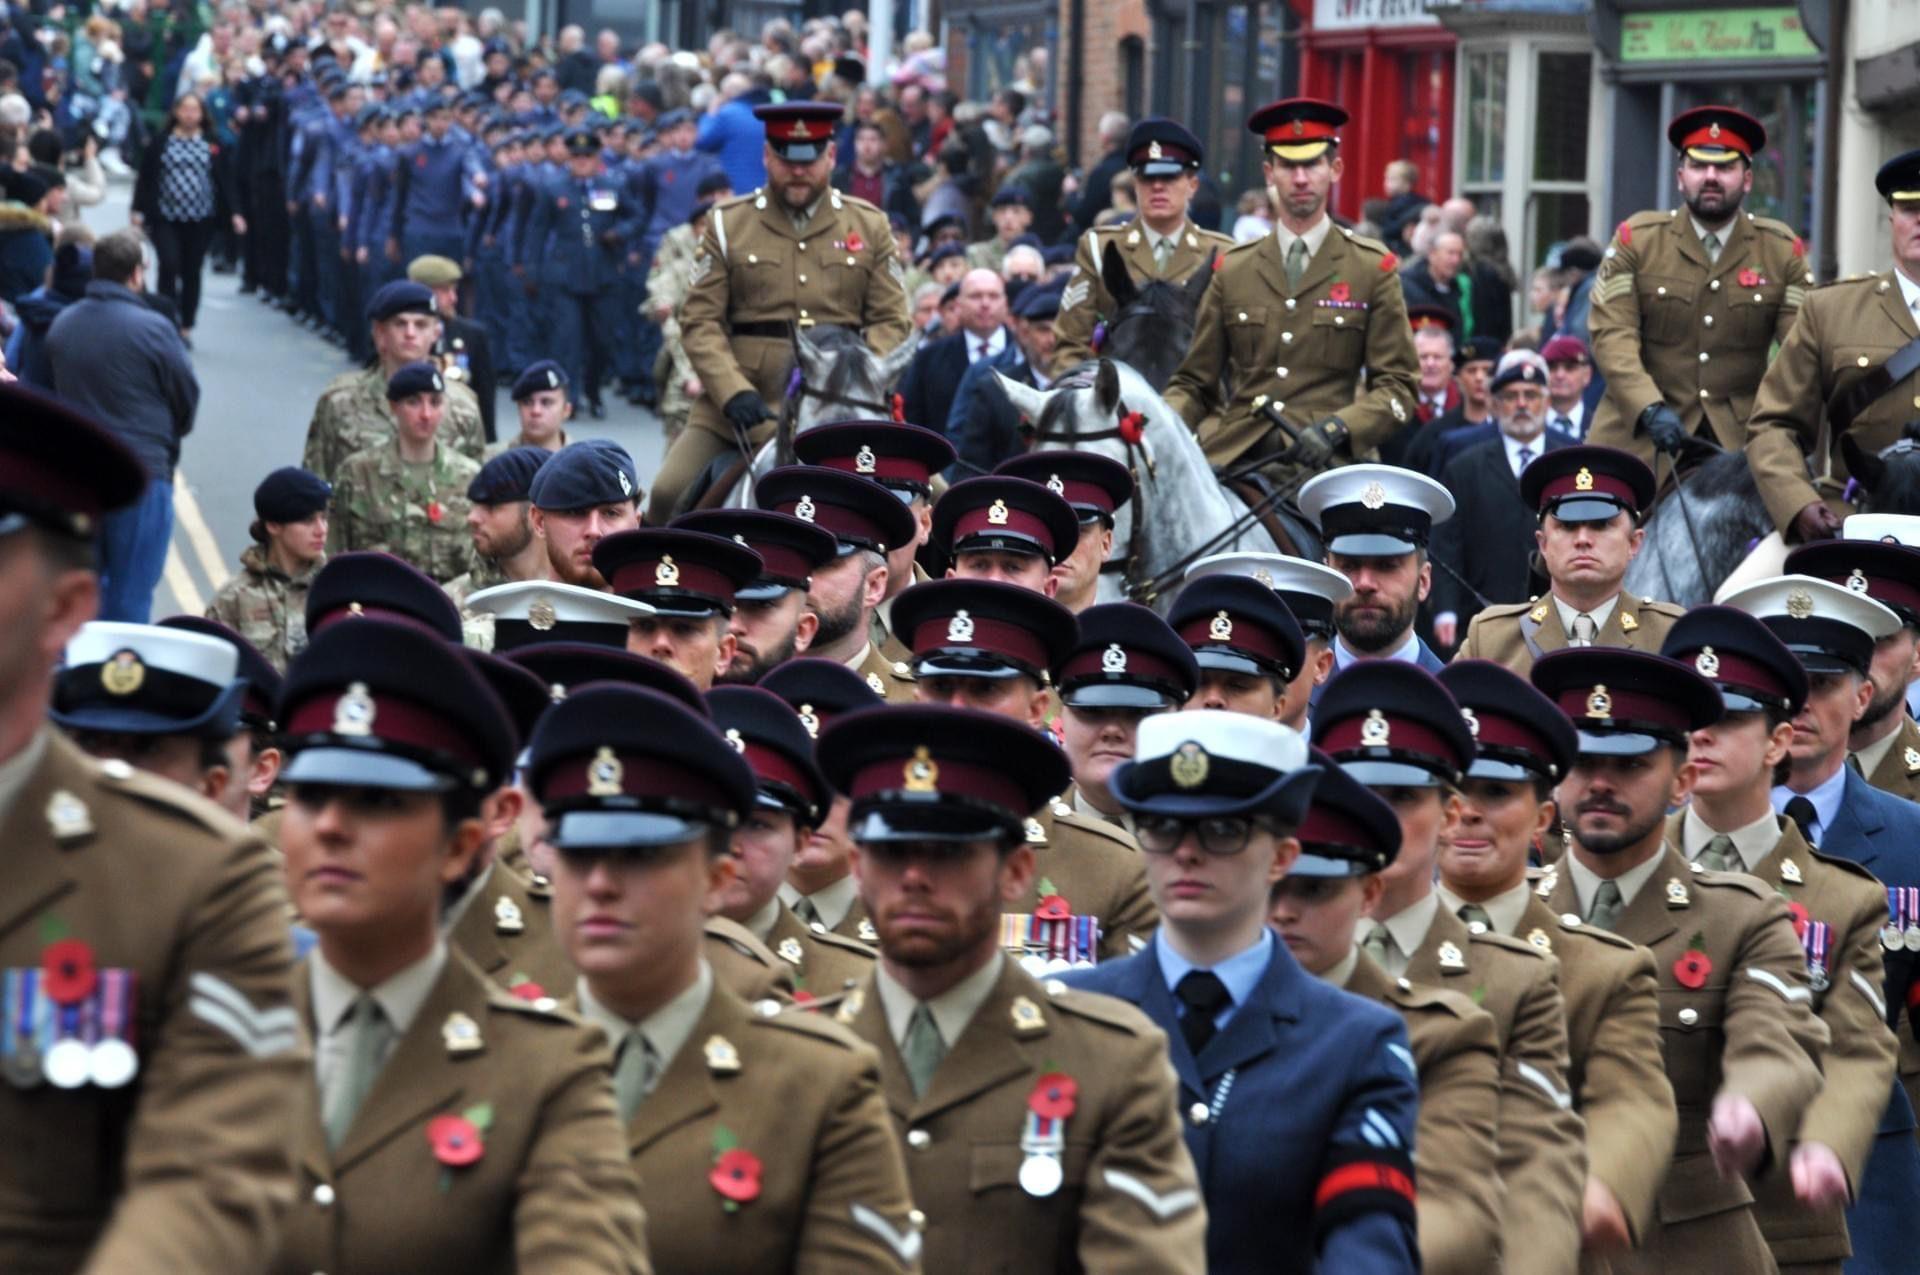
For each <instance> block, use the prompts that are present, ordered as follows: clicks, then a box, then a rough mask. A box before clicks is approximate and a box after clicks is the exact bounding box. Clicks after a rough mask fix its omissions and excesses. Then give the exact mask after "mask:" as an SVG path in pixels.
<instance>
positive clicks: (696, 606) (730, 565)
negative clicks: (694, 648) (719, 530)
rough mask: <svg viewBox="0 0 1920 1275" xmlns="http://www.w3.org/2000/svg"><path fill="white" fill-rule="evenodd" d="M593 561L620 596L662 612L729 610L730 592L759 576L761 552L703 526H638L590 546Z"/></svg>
mask: <svg viewBox="0 0 1920 1275" xmlns="http://www.w3.org/2000/svg"><path fill="white" fill-rule="evenodd" d="M593 567H594V570H596V571H598V572H599V573H600V574H601V575H602V576H605V577H606V581H607V587H608V588H609V589H611V590H613V591H614V592H615V593H617V594H619V595H620V596H621V597H623V598H633V599H635V600H637V601H641V602H645V603H647V604H648V605H650V606H652V607H653V609H654V610H656V611H658V612H659V613H660V614H661V615H683V616H701V615H728V614H731V613H732V612H733V599H734V595H735V594H736V593H737V592H739V590H741V589H742V588H744V587H746V586H747V585H749V584H751V583H752V582H753V581H755V580H757V579H759V577H760V572H761V562H760V555H759V554H757V553H755V552H754V551H753V550H751V549H749V548H747V547H746V546H745V545H741V544H735V543H734V542H733V541H731V540H727V539H724V538H722V537H720V536H710V535H708V534H706V533H705V532H702V531H684V530H680V529H677V528H671V527H642V528H640V529H639V530H637V531H622V532H617V533H616V534H614V535H611V536H608V537H607V538H606V539H605V540H602V541H601V542H600V543H599V544H597V545H595V546H594V547H593Z"/></svg>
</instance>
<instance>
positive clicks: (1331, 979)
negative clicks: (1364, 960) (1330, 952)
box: [1320, 947, 1360, 987]
mask: <svg viewBox="0 0 1920 1275" xmlns="http://www.w3.org/2000/svg"><path fill="white" fill-rule="evenodd" d="M1359 964H1360V949H1359V948H1357V947H1350V948H1348V949H1347V954H1346V955H1345V956H1343V957H1341V958H1340V963H1339V964H1338V965H1336V966H1334V967H1333V968H1332V969H1330V970H1328V971H1327V972H1326V973H1324V974H1322V975H1321V976H1320V978H1321V979H1322V981H1324V982H1327V983H1330V984H1332V985H1333V986H1335V987H1345V986H1346V985H1347V984H1348V983H1349V982H1351V981H1352V979H1353V971H1354V969H1355V968H1356V967H1357V966H1358V965H1359Z"/></svg>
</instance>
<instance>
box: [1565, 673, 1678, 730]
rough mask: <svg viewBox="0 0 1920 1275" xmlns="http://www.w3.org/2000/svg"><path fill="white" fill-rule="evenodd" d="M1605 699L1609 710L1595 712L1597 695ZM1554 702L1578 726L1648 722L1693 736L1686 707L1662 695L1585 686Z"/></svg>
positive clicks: (1603, 686)
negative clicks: (1608, 721) (1592, 722)
mask: <svg viewBox="0 0 1920 1275" xmlns="http://www.w3.org/2000/svg"><path fill="white" fill-rule="evenodd" d="M1599 695H1605V696H1606V700H1607V703H1606V706H1605V707H1606V711H1605V712H1595V711H1593V710H1594V709H1595V707H1596V706H1595V705H1594V704H1593V700H1594V698H1595V697H1596V696H1599ZM1554 702H1555V703H1556V704H1558V705H1559V706H1560V711H1561V712H1563V713H1565V714H1566V715H1567V716H1568V717H1570V718H1572V719H1573V724H1574V725H1575V726H1579V725H1581V724H1582V723H1584V722H1591V721H1602V720H1608V719H1611V720H1613V721H1623V722H1645V723H1648V724H1649V725H1654V726H1659V727H1662V728H1664V729H1666V730H1671V731H1675V732H1677V733H1679V734H1682V735H1685V734H1688V733H1690V731H1691V729H1692V727H1691V726H1690V725H1689V722H1690V720H1691V719H1690V717H1689V716H1688V713H1687V708H1686V705H1684V704H1679V703H1676V702H1674V701H1673V700H1670V699H1666V698H1665V697H1663V696H1659V695H1648V694H1644V693H1642V692H1639V691H1616V690H1614V689H1613V688H1612V687H1609V686H1605V685H1599V684H1596V685H1593V686H1586V687H1568V688H1566V689H1565V690H1563V691H1561V692H1560V694H1559V695H1558V696H1557V697H1555V700H1554Z"/></svg>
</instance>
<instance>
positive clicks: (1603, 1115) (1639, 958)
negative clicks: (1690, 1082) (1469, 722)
mask: <svg viewBox="0 0 1920 1275" xmlns="http://www.w3.org/2000/svg"><path fill="white" fill-rule="evenodd" d="M1534 888H1535V893H1534V895H1533V897H1531V898H1529V899H1528V900H1527V908H1526V911H1525V912H1523V913H1521V916H1520V929H1519V932H1518V933H1517V934H1515V935H1514V936H1513V937H1515V938H1521V937H1524V938H1525V939H1526V941H1527V942H1529V943H1531V944H1533V945H1534V946H1535V947H1538V948H1540V950H1542V951H1544V952H1549V953H1552V954H1553V955H1555V956H1557V957H1558V958H1559V959H1560V997H1561V1000H1562V1001H1564V1002H1565V1004H1566V1011H1567V1050H1568V1054H1569V1057H1570V1059H1571V1064H1572V1065H1571V1066H1570V1067H1568V1069H1567V1083H1568V1087H1569V1089H1570V1091H1571V1092H1572V1094H1573V1109H1574V1110H1575V1111H1578V1112H1579V1113H1580V1118H1581V1119H1583V1120H1585V1121H1586V1122H1587V1176H1588V1177H1589V1178H1597V1179H1599V1181H1600V1182H1602V1183H1603V1184H1605V1186H1606V1188H1607V1190H1609V1191H1611V1192H1612V1193H1613V1198H1614V1199H1615V1200H1617V1201H1618V1202H1619V1204H1620V1211H1621V1212H1622V1213H1623V1214H1625V1216H1626V1219H1627V1227H1628V1231H1629V1233H1630V1234H1632V1235H1633V1236H1635V1237H1636V1238H1637V1237H1639V1236H1641V1235H1644V1234H1646V1232H1647V1228H1648V1227H1649V1226H1651V1225H1652V1224H1653V1205H1654V1199H1655V1197H1656V1196H1657V1195H1658V1194H1659V1192H1660V1183H1661V1180H1662V1179H1663V1178H1665V1176H1666V1166H1667V1165H1668V1164H1669V1163H1671V1162H1672V1160H1673V1140H1674V1136H1675V1135H1676V1133H1677V1132H1678V1131H1679V1122H1680V1117H1679V1114H1678V1112H1677V1111H1676V1110H1675V1109H1674V1105H1673V1085H1672V1084H1671V1083H1669V1082H1668V1080H1667V1069H1666V1064H1665V1062H1664V1061H1663V1060H1662V1058H1661V1056H1660V996H1659V980H1658V979H1657V978H1656V977H1655V975H1654V969H1653V953H1652V952H1649V951H1648V950H1647V949H1646V948H1644V947H1638V946H1636V945H1635V944H1632V943H1629V942H1628V941H1627V940H1625V939H1623V938H1621V937H1619V936H1618V935H1615V934H1609V933H1607V931H1605V930H1602V929H1598V928H1596V927H1594V926H1591V925H1588V924H1586V923H1585V922H1583V921H1581V920H1580V918H1579V917H1577V916H1574V915H1573V914H1572V913H1571V912H1568V913H1564V914H1560V915H1555V914H1554V913H1553V911H1552V910H1551V909H1549V908H1548V907H1547V905H1546V903H1545V901H1544V899H1545V896H1546V895H1551V894H1552V893H1553V886H1552V883H1551V882H1547V883H1546V888H1545V889H1544V891H1543V890H1542V889H1541V887H1540V886H1539V885H1536V886H1535V887H1534Z"/></svg>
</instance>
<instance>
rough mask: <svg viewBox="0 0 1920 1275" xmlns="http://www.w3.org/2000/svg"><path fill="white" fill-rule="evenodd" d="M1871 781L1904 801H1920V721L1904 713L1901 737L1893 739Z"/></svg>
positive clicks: (1871, 776)
mask: <svg viewBox="0 0 1920 1275" xmlns="http://www.w3.org/2000/svg"><path fill="white" fill-rule="evenodd" d="M1867 782H1868V783H1870V784H1872V785H1873V786H1874V787H1875V788H1878V789H1879V790H1880V791H1881V792H1890V793H1892V794H1893V795H1894V796H1896V797H1899V798H1901V799H1903V800H1906V801H1920V722H1915V721H1914V720H1913V718H1911V717H1906V716H1905V715H1904V714H1902V720H1901V722H1900V738H1898V739H1896V740H1894V741H1893V746H1892V747H1891V748H1889V749H1887V753H1886V756H1884V757H1882V758H1881V759H1880V764H1879V765H1878V766H1875V767H1874V768H1873V773H1872V774H1871V775H1868V776H1867Z"/></svg>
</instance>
